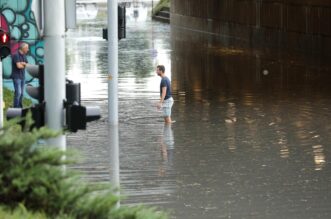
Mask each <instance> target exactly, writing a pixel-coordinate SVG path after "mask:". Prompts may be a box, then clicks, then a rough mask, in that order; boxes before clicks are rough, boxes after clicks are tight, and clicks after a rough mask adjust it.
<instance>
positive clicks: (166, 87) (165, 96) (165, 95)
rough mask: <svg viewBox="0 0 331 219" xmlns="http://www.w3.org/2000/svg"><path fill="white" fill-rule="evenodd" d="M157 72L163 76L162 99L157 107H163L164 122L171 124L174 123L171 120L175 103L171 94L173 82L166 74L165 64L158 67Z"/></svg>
mask: <svg viewBox="0 0 331 219" xmlns="http://www.w3.org/2000/svg"><path fill="white" fill-rule="evenodd" d="M156 74H157V75H158V76H160V77H161V83H160V101H159V102H158V103H157V108H158V109H162V112H163V118H164V122H165V123H167V124H171V123H173V121H172V120H171V108H172V105H173V104H174V99H173V98H172V95H171V83H170V80H169V78H168V77H167V76H165V67H164V66H163V65H158V66H157V67H156Z"/></svg>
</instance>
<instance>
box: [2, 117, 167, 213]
mask: <svg viewBox="0 0 331 219" xmlns="http://www.w3.org/2000/svg"><path fill="white" fill-rule="evenodd" d="M17 122H19V121H18V120H17V119H16V120H10V121H8V122H6V124H5V126H4V128H3V129H1V130H0V205H1V206H3V207H6V209H5V210H7V209H10V210H11V211H13V212H14V214H20V213H22V211H19V212H18V213H17V208H18V207H19V206H21V205H22V206H24V207H25V208H26V209H27V210H28V211H31V212H40V213H42V214H45V215H46V216H47V217H50V218H79V219H84V218H86V219H89V218H91V219H92V218H93V219H94V218H98V219H103V218H105V219H106V218H112V219H129V218H130V219H131V218H132V219H134V218H137V219H138V218H141V219H143V218H148V219H164V218H167V217H166V215H165V214H164V213H162V212H157V211H156V210H154V209H150V208H149V209H146V208H144V207H135V208H129V207H120V208H118V207H117V205H116V204H117V202H118V201H119V197H118V196H116V195H114V194H115V193H114V191H115V190H114V189H112V188H111V187H110V185H109V184H108V183H106V184H93V185H90V184H87V183H82V182H81V180H80V176H79V175H77V174H75V173H73V172H72V171H69V170H64V168H63V167H64V166H65V165H67V164H70V163H73V161H72V160H69V159H68V158H71V157H72V154H69V153H66V152H63V151H60V150H58V149H56V148H54V147H46V146H45V145H39V144H36V142H38V141H40V140H42V139H47V138H51V137H55V136H56V135H57V134H58V133H55V132H53V131H51V130H49V129H46V128H41V129H39V130H37V129H33V130H32V131H29V130H30V127H31V124H32V121H31V115H28V116H27V118H26V122H25V127H24V128H21V126H19V125H17ZM64 156H65V157H66V159H63V158H64ZM15 210H16V211H15ZM23 213H24V212H23ZM13 218H14V217H13ZM41 218H42V217H41Z"/></svg>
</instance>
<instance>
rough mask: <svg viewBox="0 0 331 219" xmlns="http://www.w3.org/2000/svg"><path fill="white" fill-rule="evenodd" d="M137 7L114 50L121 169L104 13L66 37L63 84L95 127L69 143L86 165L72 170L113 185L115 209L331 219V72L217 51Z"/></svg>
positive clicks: (295, 61) (241, 51)
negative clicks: (168, 121) (162, 73)
mask: <svg viewBox="0 0 331 219" xmlns="http://www.w3.org/2000/svg"><path fill="white" fill-rule="evenodd" d="M136 6H137V5H135V6H134V5H132V7H129V8H128V9H127V14H128V20H127V24H128V26H127V39H125V40H121V41H120V43H119V123H120V124H119V130H118V146H119V160H117V152H116V150H115V151H114V150H113V148H112V146H113V140H114V138H115V139H116V136H115V137H114V135H113V133H112V129H111V128H109V126H108V123H107V42H106V41H104V40H103V39H102V30H101V29H102V28H103V27H105V26H106V23H105V22H106V18H105V17H104V16H105V8H102V7H100V8H98V10H99V11H98V15H97V17H96V18H95V19H93V20H89V19H86V20H80V22H79V28H78V29H77V30H70V31H69V32H68V33H67V71H68V78H69V79H72V80H74V81H75V82H78V81H79V82H81V83H82V98H83V100H84V103H85V104H86V105H89V104H90V105H99V106H100V107H101V109H102V116H103V118H102V119H101V120H100V121H97V122H92V123H89V124H88V129H87V130H86V131H79V132H78V133H74V134H70V135H68V137H67V141H68V142H67V144H68V148H69V149H76V150H79V151H80V153H81V157H82V159H83V160H82V161H81V162H80V163H79V164H77V165H75V166H74V167H72V168H75V169H78V170H80V171H82V172H83V173H84V174H85V179H86V180H90V181H93V182H103V181H112V180H113V178H114V177H119V179H120V186H121V193H122V194H123V195H125V196H126V197H127V198H126V199H125V200H124V201H122V203H121V204H125V205H133V204H137V203H143V204H146V205H151V206H156V207H159V208H161V209H164V210H166V211H170V212H171V218H180V219H182V218H183V219H186V218H189V219H195V218H196V219H198V218H199V219H201V218H206V219H213V218H254V219H255V218H272V219H273V218H275V219H279V218H289V219H295V218H304V219H306V218H307V219H308V218H312V219H315V218H325V219H326V218H330V217H331V191H330V189H331V188H330V187H331V186H330V185H331V174H330V171H331V166H330V156H331V150H330V146H331V145H330V144H331V143H330V142H331V137H330V133H331V119H330V118H331V110H330V109H331V98H330V95H331V87H330V85H329V84H330V83H331V74H330V73H331V71H330V66H329V64H328V63H327V62H325V61H323V59H320V58H312V57H310V58H306V57H302V56H299V55H292V54H289V53H285V54H284V53H282V52H279V51H278V52H271V51H268V50H265V51H254V50H253V49H247V48H240V47H238V48H223V47H222V44H221V43H218V42H217V40H216V39H213V38H211V37H208V36H204V35H199V33H195V34H192V33H189V32H182V30H178V29H176V27H170V26H169V25H167V24H162V23H158V22H153V21H151V20H149V19H148V17H147V12H148V10H149V8H148V7H147V6H143V5H138V7H136ZM135 10H137V11H138V13H137V12H135ZM137 15H138V16H137ZM157 64H164V65H165V66H166V70H167V71H166V74H168V75H169V76H170V77H171V81H172V85H173V91H174V99H175V104H174V107H173V119H174V120H176V121H177V122H176V123H174V124H173V125H171V126H165V125H164V124H163V122H162V118H160V112H158V111H157V109H156V107H155V104H156V102H157V100H158V98H159V94H158V92H159V90H158V89H159V82H160V78H158V77H157V76H156V75H155V70H154V69H155V66H156V65H157ZM117 165H119V166H117ZM116 168H119V170H118V171H119V172H117V171H116ZM114 174H115V175H114ZM116 174H118V176H116Z"/></svg>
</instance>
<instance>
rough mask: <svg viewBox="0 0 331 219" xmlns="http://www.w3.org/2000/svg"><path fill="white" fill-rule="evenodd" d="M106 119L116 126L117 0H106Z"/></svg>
mask: <svg viewBox="0 0 331 219" xmlns="http://www.w3.org/2000/svg"><path fill="white" fill-rule="evenodd" d="M107 3H108V119H109V123H110V125H117V124H118V22H117V14H118V9H117V6H118V4H117V0H108V2H107Z"/></svg>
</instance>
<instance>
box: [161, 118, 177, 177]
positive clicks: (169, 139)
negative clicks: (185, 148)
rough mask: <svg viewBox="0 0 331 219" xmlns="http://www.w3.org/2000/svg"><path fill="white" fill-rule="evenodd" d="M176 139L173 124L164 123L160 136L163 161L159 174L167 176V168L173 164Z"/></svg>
mask: <svg viewBox="0 0 331 219" xmlns="http://www.w3.org/2000/svg"><path fill="white" fill-rule="evenodd" d="M174 148H175V141H174V135H173V131H172V127H171V124H164V126H163V134H162V135H161V138H160V151H161V157H162V163H161V165H160V169H159V176H165V173H166V170H167V168H169V167H170V166H171V165H172V161H173V156H174Z"/></svg>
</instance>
